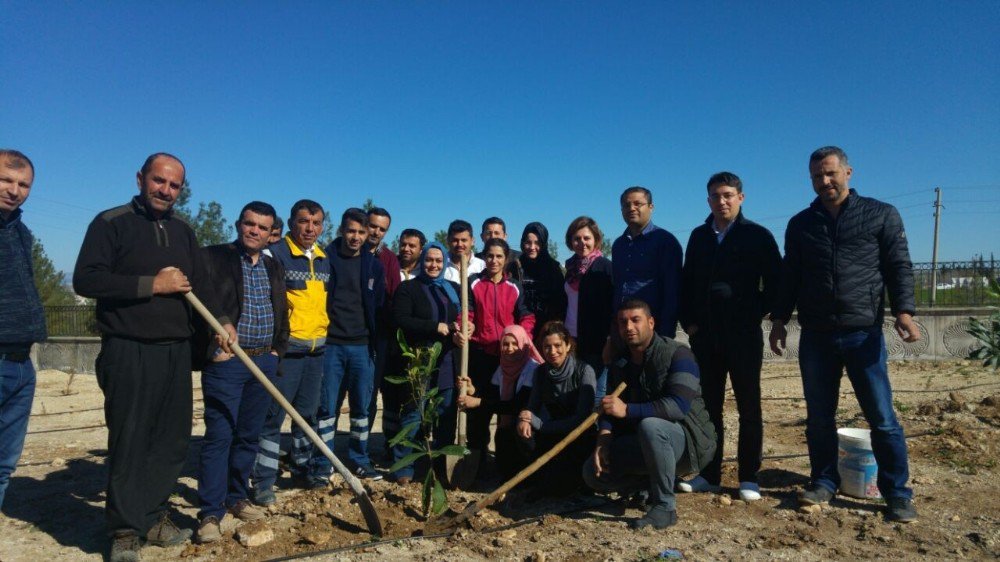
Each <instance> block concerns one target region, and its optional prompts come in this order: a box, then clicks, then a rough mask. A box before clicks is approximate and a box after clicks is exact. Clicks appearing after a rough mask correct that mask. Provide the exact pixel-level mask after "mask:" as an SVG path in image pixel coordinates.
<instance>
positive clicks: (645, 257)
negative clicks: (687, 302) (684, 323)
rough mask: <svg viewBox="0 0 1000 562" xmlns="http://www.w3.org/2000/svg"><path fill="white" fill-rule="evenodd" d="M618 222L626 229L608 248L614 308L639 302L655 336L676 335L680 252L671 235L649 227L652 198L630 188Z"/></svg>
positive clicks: (622, 198) (622, 196)
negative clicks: (647, 313)
mask: <svg viewBox="0 0 1000 562" xmlns="http://www.w3.org/2000/svg"><path fill="white" fill-rule="evenodd" d="M620 203H621V208H622V218H623V219H624V220H625V224H626V225H627V226H628V228H626V229H625V232H624V233H623V234H622V235H621V236H619V237H618V239H617V240H615V243H614V245H613V246H612V247H611V253H612V255H613V256H614V258H613V259H612V261H611V263H612V265H613V268H614V269H613V275H614V281H615V297H614V299H615V300H614V306H615V308H618V307H619V306H621V305H622V303H624V302H625V301H627V300H630V299H639V300H641V301H644V302H645V303H647V304H648V305H649V308H650V309H651V310H652V311H653V318H655V319H656V332H657V333H658V334H660V335H661V336H666V337H668V338H673V337H675V336H676V335H677V309H678V302H679V300H680V299H679V297H680V290H681V265H682V257H683V251H682V250H681V244H680V242H678V241H677V238H675V237H674V235H673V234H671V233H669V232H667V231H666V230H664V229H662V228H660V227H658V226H656V225H655V224H653V221H652V216H653V194H652V193H650V191H649V190H648V189H646V188H645V187H640V186H633V187H630V188H628V189H626V190H625V192H624V193H622V195H621V198H620Z"/></svg>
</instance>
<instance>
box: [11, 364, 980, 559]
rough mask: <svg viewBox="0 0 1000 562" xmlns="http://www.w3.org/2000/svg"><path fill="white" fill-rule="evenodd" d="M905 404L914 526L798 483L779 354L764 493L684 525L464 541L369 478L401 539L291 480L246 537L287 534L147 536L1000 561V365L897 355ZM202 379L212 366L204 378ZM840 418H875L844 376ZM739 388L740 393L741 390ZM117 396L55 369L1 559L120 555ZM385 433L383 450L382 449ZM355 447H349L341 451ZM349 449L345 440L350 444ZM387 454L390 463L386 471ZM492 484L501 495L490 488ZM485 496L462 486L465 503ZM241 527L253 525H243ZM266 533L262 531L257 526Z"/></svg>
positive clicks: (559, 529) (485, 531)
mask: <svg viewBox="0 0 1000 562" xmlns="http://www.w3.org/2000/svg"><path fill="white" fill-rule="evenodd" d="M890 372H891V378H892V383H893V387H894V389H895V397H896V409H897V412H898V413H899V416H900V418H901V420H902V422H903V425H904V428H905V429H906V432H907V436H908V444H909V451H910V470H911V477H912V480H911V482H912V485H913V487H914V490H915V494H916V498H915V502H916V505H917V508H918V510H919V512H920V519H919V521H917V522H915V523H912V524H909V525H900V524H892V523H887V522H885V521H884V520H883V518H882V516H881V507H882V504H881V502H880V501H879V500H859V499H853V498H849V497H846V496H838V497H837V499H835V500H834V501H833V502H832V503H831V505H830V507H829V508H825V509H823V510H822V511H821V512H819V513H802V512H800V511H799V510H798V508H797V503H796V500H795V492H796V490H797V489H798V488H800V487H801V486H802V485H803V484H805V483H806V481H807V476H808V473H809V465H808V459H807V457H806V456H805V454H804V453H805V442H804V424H805V405H804V402H803V400H802V399H801V385H800V382H799V379H798V370H797V367H796V366H795V365H794V364H780V363H772V364H768V365H766V366H765V369H764V375H763V379H764V380H763V383H762V386H763V395H764V420H765V447H764V454H765V460H764V464H763V470H762V472H761V475H760V476H761V487H762V492H763V495H764V498H763V499H762V500H761V501H759V502H755V503H752V504H745V503H743V502H741V501H739V500H738V499H736V498H738V495H737V494H736V485H737V482H736V466H735V463H733V462H727V463H726V464H725V465H724V476H723V485H724V486H725V488H724V490H723V493H722V494H686V495H685V494H682V495H679V497H678V514H679V517H680V521H679V523H678V525H677V526H676V527H673V528H670V529H667V530H664V531H653V530H649V529H647V530H643V531H639V532H636V531H631V530H629V529H627V528H626V524H625V522H626V520H627V519H629V518H632V517H637V516H639V515H640V514H641V512H640V511H639V510H637V509H632V508H626V507H625V506H624V505H623V504H622V503H621V502H618V501H616V500H615V499H613V498H611V499H609V498H604V497H601V496H581V497H578V498H571V499H567V500H543V501H534V502H529V501H527V498H525V496H524V494H522V493H519V492H518V491H515V492H513V493H511V494H510V496H509V497H508V498H507V499H506V500H505V501H504V502H502V503H501V504H500V505H498V506H496V508H495V509H488V510H485V511H484V512H483V513H482V514H481V516H477V517H476V519H475V522H474V526H475V527H476V528H477V529H478V531H473V530H465V531H461V532H459V533H457V534H455V535H453V536H451V537H448V538H412V537H414V536H415V535H419V534H421V533H422V529H423V525H424V522H423V520H422V518H421V517H420V515H419V511H420V500H419V486H417V485H410V486H407V487H405V488H403V487H399V486H397V485H396V484H393V483H389V482H385V481H383V482H375V483H372V484H371V485H370V486H369V489H370V490H371V497H372V499H373V501H374V503H375V505H376V508H377V509H378V511H379V512H380V514H381V517H382V521H383V525H384V527H385V537H384V538H383V539H382V540H376V539H374V538H373V537H371V536H370V535H369V534H368V533H367V532H366V530H365V526H364V523H363V520H362V519H361V516H360V512H359V511H358V509H357V507H356V505H354V504H352V503H351V494H350V493H349V492H348V491H346V489H344V488H341V487H339V486H338V487H331V488H330V489H329V490H325V491H302V490H295V489H290V482H289V481H287V480H282V481H281V482H279V484H280V485H284V486H285V487H286V489H284V490H283V491H281V492H279V495H278V499H279V501H278V504H277V506H275V507H273V508H271V509H270V511H269V517H268V518H267V519H266V520H265V521H264V522H263V523H261V524H252V525H254V526H253V527H250V526H245V527H244V528H243V529H241V531H242V534H248V535H253V536H256V537H257V538H260V537H261V536H263V535H267V534H272V535H273V539H272V540H270V541H269V542H267V543H265V544H263V545H261V546H255V547H244V546H242V545H241V544H240V543H239V542H237V540H236V539H235V538H234V535H235V534H236V531H237V527H238V523H239V522H237V521H234V520H233V519H232V518H231V517H230V516H227V517H226V518H225V520H224V521H223V532H224V535H225V538H224V539H223V540H222V541H221V542H219V543H216V544H214V545H185V546H179V547H174V548H170V549H161V548H155V547H147V548H145V549H144V550H143V552H142V556H143V558H144V559H145V560H167V559H170V560H173V559H177V558H182V559H185V560H191V561H201V560H231V561H236V560H271V559H280V558H283V557H298V556H309V553H316V554H314V559H326V560H382V559H418V560H484V559H500V560H534V561H541V560H623V561H624V560H653V559H657V558H658V557H659V556H660V554H661V553H662V552H663V551H665V550H668V549H672V550H674V551H677V552H679V553H680V554H681V555H682V556H683V557H684V558H687V559H694V560H715V559H729V560H731V559H749V560H757V559H796V560H798V559H810V560H833V559H846V558H865V559H872V558H884V559H912V558H918V557H928V558H939V559H959V558H971V559H996V558H998V557H1000V510H998V509H997V508H998V505H1000V502H998V501H997V487H998V483H1000V482H998V472H1000V470H998V466H997V462H998V448H1000V441H998V437H1000V435H998V434H1000V374H998V373H995V372H992V371H989V370H985V369H982V368H979V367H978V366H976V365H974V364H971V363H969V362H967V361H965V362H896V363H892V364H891V366H890ZM196 386H197V377H196ZM843 386H844V388H843V389H842V395H841V403H840V409H839V410H838V422H839V426H841V427H865V424H864V421H863V418H862V417H861V415H860V411H859V409H858V407H857V403H856V401H855V399H854V396H853V395H852V394H851V392H850V385H849V383H848V382H847V381H846V379H845V380H844V385H843ZM200 395H201V393H200V390H197V389H196V390H195V397H196V402H195V434H196V436H195V438H194V439H193V440H192V447H191V451H190V455H189V458H188V464H187V467H186V468H185V471H184V475H183V478H182V479H181V480H180V482H179V483H178V487H177V492H176V494H175V495H174V496H173V498H172V503H173V505H174V506H175V507H176V509H177V511H178V515H177V517H176V520H177V521H178V523H179V524H181V525H182V526H188V527H194V526H195V524H196V521H195V513H196V509H195V508H194V507H193V506H194V505H195V504H196V503H197V482H196V480H195V475H196V470H197V454H198V448H199V445H200V437H199V436H200V435H201V433H202V432H203V431H204V425H203V424H202V422H201V412H200V406H201V401H200ZM730 398H731V396H730ZM101 404H102V398H101V393H100V391H99V390H98V388H97V385H96V383H95V381H94V378H93V377H92V376H87V375H77V376H75V377H71V376H69V375H67V374H65V373H62V372H59V371H43V372H41V373H39V385H38V390H37V393H36V397H35V404H34V409H33V414H32V418H31V423H30V427H29V434H28V437H27V442H26V446H25V451H24V455H23V456H22V458H21V461H20V464H19V466H18V469H17V472H16V473H15V474H14V477H13V478H12V481H11V484H10V488H9V489H8V491H7V498H6V502H5V505H4V514H3V515H0V537H2V540H0V560H2V561H4V562H14V561H20V560H25V561H27V560H31V561H35V560H97V559H99V557H100V556H101V555H102V553H103V552H104V551H105V550H106V545H107V542H106V539H105V538H104V536H103V505H104V503H103V502H104V485H105V479H106V472H105V469H104V460H105V455H106V439H107V433H106V430H105V428H104V427H103V412H102V411H101ZM726 408H727V416H726V427H727V433H726V438H727V444H726V456H727V458H728V457H730V456H731V455H732V454H733V452H734V451H735V441H734V440H735V435H736V412H735V403H734V402H733V401H732V400H729V401H727V404H726ZM380 437H381V436H380V435H379V434H376V435H375V436H374V438H373V443H372V445H373V446H372V449H373V451H374V450H381V447H380V440H379V438H380ZM340 445H342V444H338V447H339V446H340ZM338 450H339V449H338ZM384 466H385V465H383V468H384ZM487 491H488V490H487ZM482 497H484V494H482V493H471V492H452V493H451V495H450V501H451V504H452V506H454V507H456V508H461V507H463V506H464V505H465V504H466V503H467V502H469V501H473V500H475V499H477V498H482ZM239 525H244V524H241V523H239ZM249 531H253V532H249Z"/></svg>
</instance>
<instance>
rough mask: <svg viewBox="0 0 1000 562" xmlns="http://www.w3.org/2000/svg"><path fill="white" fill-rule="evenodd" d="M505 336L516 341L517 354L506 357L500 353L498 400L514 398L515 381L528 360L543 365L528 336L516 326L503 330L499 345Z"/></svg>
mask: <svg viewBox="0 0 1000 562" xmlns="http://www.w3.org/2000/svg"><path fill="white" fill-rule="evenodd" d="M507 336H513V337H514V339H515V340H516V341H517V349H518V351H517V353H515V354H513V355H512V356H509V357H508V356H506V355H504V354H503V353H502V352H501V353H500V374H501V375H502V376H501V377H500V399H501V400H510V399H511V398H512V397H513V396H514V390H515V389H516V388H517V379H518V377H519V376H520V375H521V371H523V370H524V366H525V365H526V364H527V363H528V360H530V359H534V360H535V363H538V364H539V365H541V364H542V363H543V360H542V356H541V354H539V353H538V350H537V349H535V344H533V343H531V337H530V336H528V332H526V331H525V330H524V328H522V327H521V326H520V325H518V324H511V325H510V326H507V327H506V328H504V329H503V335H501V336H500V341H501V343H502V342H503V339H504V338H505V337H507Z"/></svg>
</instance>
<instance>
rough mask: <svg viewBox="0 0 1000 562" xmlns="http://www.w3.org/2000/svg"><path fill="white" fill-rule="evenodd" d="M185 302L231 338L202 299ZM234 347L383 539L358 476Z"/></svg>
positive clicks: (186, 295) (371, 529)
mask: <svg viewBox="0 0 1000 562" xmlns="http://www.w3.org/2000/svg"><path fill="white" fill-rule="evenodd" d="M184 298H186V299H187V301H188V302H189V303H191V306H193V307H194V309H195V310H197V311H198V314H200V315H201V317H202V318H204V319H205V321H206V322H208V324H209V325H210V326H211V327H212V329H213V330H215V332H216V333H217V334H219V335H220V336H222V337H223V338H228V337H229V334H228V333H226V330H225V328H223V327H222V325H221V324H219V321H218V320H216V319H215V317H214V316H212V313H211V312H209V311H208V309H207V308H205V305H204V304H202V302H201V301H200V300H199V299H198V297H196V296H195V294H194V293H191V292H188V293H184ZM230 347H231V349H232V350H233V353H235V354H236V356H237V357H239V358H240V361H242V362H243V364H244V365H246V367H247V369H250V372H251V373H253V376H254V377H256V378H257V380H258V381H259V382H260V384H262V385H263V386H264V388H265V389H267V392H268V394H270V395H271V397H272V398H274V400H275V401H276V402H277V403H278V404H280V405H281V407H282V408H284V409H285V411H286V412H288V415H289V416H291V417H292V420H293V421H295V423H296V424H298V426H299V427H300V428H302V431H304V432H305V433H306V435H307V436H308V437H309V440H310V441H312V442H313V445H315V446H316V447H317V448H318V449H319V450H320V452H322V453H323V455H324V456H325V457H326V458H328V459H330V463H331V464H333V467H334V468H336V469H337V472H339V473H340V475H341V476H343V477H344V481H346V482H347V485H348V486H349V487H350V488H351V491H352V492H354V497H355V499H357V501H358V507H360V508H361V514H362V515H364V518H365V524H366V525H368V531H369V532H370V533H371V534H373V535H375V536H379V537H380V536H382V521H381V520H380V519H379V518H378V512H376V511H375V505H374V504H372V500H371V498H369V497H368V492H366V491H365V488H364V486H363V485H362V484H361V481H360V480H358V478H357V477H356V476H354V475H353V474H351V471H349V470H347V467H346V466H344V463H342V462H340V459H338V458H337V456H336V455H334V454H333V451H331V450H330V448H329V447H327V446H326V443H324V442H323V440H322V439H320V437H319V435H317V434H316V432H315V431H313V428H311V427H309V424H308V423H307V422H306V420H305V419H303V418H302V416H301V415H299V413H298V412H296V411H295V408H294V407H293V406H292V405H291V404H290V403H289V402H288V400H286V399H285V397H284V396H282V395H281V391H279V390H278V389H277V388H276V387H275V386H274V385H273V384H271V381H269V380H267V376H265V375H264V373H263V372H261V370H260V368H258V367H257V365H256V364H254V362H253V361H252V360H251V359H250V357H249V356H248V355H247V354H246V352H245V351H243V348H241V347H240V346H239V345H238V344H233V345H231V346H230Z"/></svg>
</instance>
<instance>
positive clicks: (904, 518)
mask: <svg viewBox="0 0 1000 562" xmlns="http://www.w3.org/2000/svg"><path fill="white" fill-rule="evenodd" d="M885 503H886V508H885V518H886V520H887V521H896V522H899V523H912V522H914V521H916V520H917V508H915V507H913V500H911V499H910V498H889V499H887V500H886V501H885Z"/></svg>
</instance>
